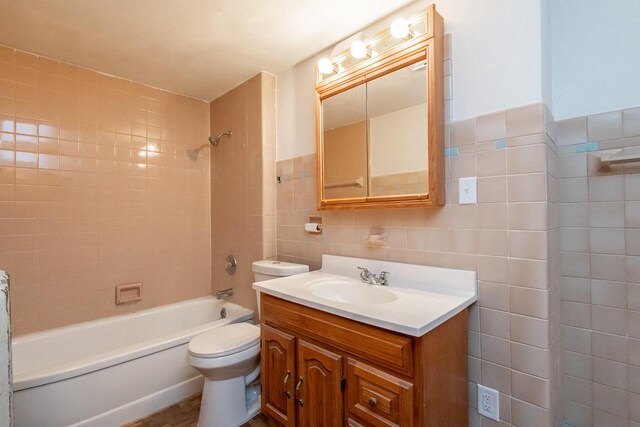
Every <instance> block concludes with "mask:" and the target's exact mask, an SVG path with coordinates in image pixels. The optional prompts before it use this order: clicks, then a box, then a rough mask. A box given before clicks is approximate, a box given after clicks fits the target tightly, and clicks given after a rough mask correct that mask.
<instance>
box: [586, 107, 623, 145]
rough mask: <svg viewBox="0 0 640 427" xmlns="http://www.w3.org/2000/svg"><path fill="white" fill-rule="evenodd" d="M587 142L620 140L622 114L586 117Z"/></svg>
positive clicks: (617, 112) (613, 113)
mask: <svg viewBox="0 0 640 427" xmlns="http://www.w3.org/2000/svg"><path fill="white" fill-rule="evenodd" d="M587 138H588V139H589V141H605V140H609V139H619V138H622V112H621V111H613V112H610V113H602V114H596V115H593V116H589V117H587Z"/></svg>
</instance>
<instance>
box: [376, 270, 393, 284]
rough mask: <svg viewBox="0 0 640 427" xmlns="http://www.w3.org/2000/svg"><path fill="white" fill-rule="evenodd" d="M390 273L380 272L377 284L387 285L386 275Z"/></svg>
mask: <svg viewBox="0 0 640 427" xmlns="http://www.w3.org/2000/svg"><path fill="white" fill-rule="evenodd" d="M390 275H391V273H389V272H388V271H383V272H381V273H380V277H379V278H378V284H379V285H382V286H389V278H388V277H387V276H390Z"/></svg>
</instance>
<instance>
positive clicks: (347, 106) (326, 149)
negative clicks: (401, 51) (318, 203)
mask: <svg viewBox="0 0 640 427" xmlns="http://www.w3.org/2000/svg"><path fill="white" fill-rule="evenodd" d="M366 97H367V94H366V86H365V85H364V84H363V85H360V86H356V87H354V88H352V89H350V90H347V91H345V92H342V93H339V94H338V95H335V96H332V97H330V98H327V99H325V100H324V101H322V129H323V135H322V144H323V147H322V152H323V155H324V171H323V172H324V197H325V198H327V199H344V198H354V197H366V196H367V176H368V171H367V169H368V167H367V122H366V118H367V117H366V111H367V100H366Z"/></svg>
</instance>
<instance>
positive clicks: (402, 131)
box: [323, 61, 429, 196]
mask: <svg viewBox="0 0 640 427" xmlns="http://www.w3.org/2000/svg"><path fill="white" fill-rule="evenodd" d="M426 70H427V69H426V66H425V65H424V62H423V61H421V62H418V63H416V64H412V65H409V66H408V67H404V68H401V69H399V70H397V71H394V72H393V73H389V74H387V75H384V76H382V77H380V78H377V79H375V80H371V81H369V82H367V84H366V86H367V123H368V129H369V132H368V139H369V165H370V170H369V179H368V187H369V188H368V193H369V194H368V195H369V196H392V195H401V194H421V193H428V192H429V185H428V179H429V178H428V167H429V165H428V155H427V72H426ZM354 89H356V88H353V89H350V90H349V91H348V92H350V91H352V90H354ZM323 108H324V106H323Z"/></svg>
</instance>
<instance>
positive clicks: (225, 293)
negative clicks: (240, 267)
mask: <svg viewBox="0 0 640 427" xmlns="http://www.w3.org/2000/svg"><path fill="white" fill-rule="evenodd" d="M231 295H233V289H232V288H228V289H220V290H218V291H216V298H218V299H221V298H223V297H230V296H231Z"/></svg>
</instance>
